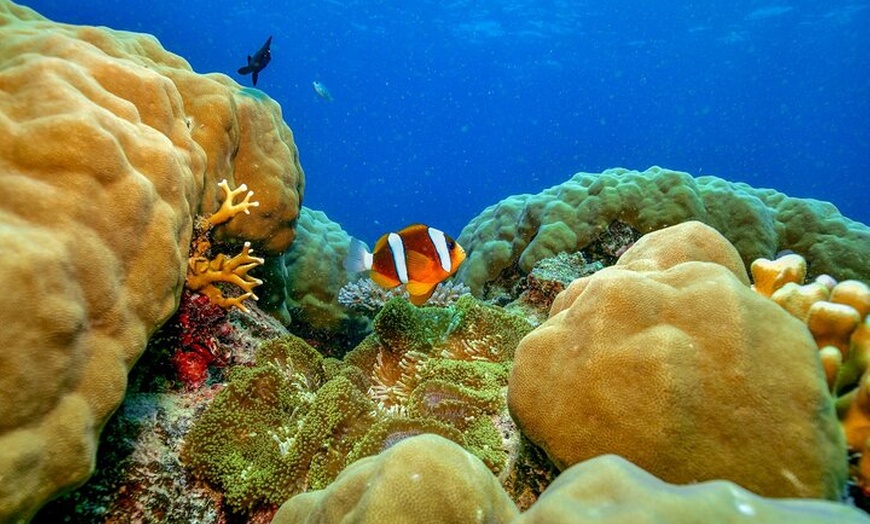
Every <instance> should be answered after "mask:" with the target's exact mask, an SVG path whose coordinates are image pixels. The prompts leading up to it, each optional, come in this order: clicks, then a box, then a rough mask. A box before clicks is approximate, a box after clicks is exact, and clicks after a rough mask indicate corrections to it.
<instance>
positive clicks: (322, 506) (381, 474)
mask: <svg viewBox="0 0 870 524" xmlns="http://www.w3.org/2000/svg"><path fill="white" fill-rule="evenodd" d="M517 514H518V511H517V508H516V506H514V503H513V502H512V501H511V499H510V498H509V497H508V496H507V493H505V492H504V490H502V489H501V486H500V485H499V483H498V480H496V478H495V477H494V476H493V475H492V474H491V473H490V472H489V470H488V469H487V468H486V466H485V465H484V464H483V463H482V462H481V461H480V460H478V459H477V458H476V457H474V456H473V455H471V454H469V453H468V452H467V451H465V450H464V449H462V448H461V447H459V446H457V445H456V444H454V443H453V442H451V441H450V440H447V439H445V438H442V437H439V436H437V435H419V436H416V437H410V438H407V439H405V440H403V441H402V442H399V443H398V444H396V445H394V446H393V447H391V448H390V449H388V450H386V451H384V452H383V453H381V454H380V455H377V456H374V457H368V458H364V459H361V460H359V461H357V462H355V463H354V464H353V465H352V466H350V467H349V468H347V469H346V470H345V471H344V472H342V474H341V475H340V476H339V477H338V479H336V481H335V482H334V483H333V484H332V485H331V486H330V487H329V488H328V489H326V490H321V491H313V492H310V493H304V494H302V495H298V496H296V497H294V498H292V499H290V501H288V502H287V503H285V504H284V505H283V506H282V507H281V509H280V510H278V513H277V514H276V515H275V518H274V520H272V522H273V523H275V524H290V523H302V522H305V523H308V524H326V523H329V522H359V523H372V524H375V523H381V522H390V523H396V524H401V523H409V524H410V523H414V522H430V523H445V524H446V523H448V522H491V523H493V524H495V523H503V522H510V521H511V520H512V519H513V518H514V517H516V515H517Z"/></svg>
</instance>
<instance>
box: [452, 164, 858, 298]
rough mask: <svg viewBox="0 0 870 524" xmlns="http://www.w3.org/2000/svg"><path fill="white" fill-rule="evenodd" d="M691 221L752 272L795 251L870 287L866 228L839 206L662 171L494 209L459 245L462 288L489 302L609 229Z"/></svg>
mask: <svg viewBox="0 0 870 524" xmlns="http://www.w3.org/2000/svg"><path fill="white" fill-rule="evenodd" d="M689 220H698V221H701V222H704V223H705V224H708V225H710V226H712V227H714V228H715V229H716V230H718V231H719V232H720V233H722V234H723V235H724V236H725V237H726V238H727V239H728V240H729V241H731V243H732V244H734V246H735V247H736V248H737V250H738V251H739V252H740V255H741V257H742V258H743V261H744V263H745V264H747V265H748V264H749V263H751V262H752V261H753V260H755V259H756V258H762V257H764V258H773V256H774V255H775V254H776V253H777V252H778V251H780V250H784V249H791V250H793V251H795V252H797V253H800V254H801V255H803V256H804V257H805V258H806V259H807V260H808V262H809V266H810V273H811V274H813V275H817V274H820V273H828V274H831V275H833V276H834V277H835V278H837V279H839V280H847V279H856V280H863V281H867V280H870V269H868V265H867V264H866V263H865V261H866V260H867V258H868V257H870V228H868V227H867V226H865V225H864V224H861V223H859V222H855V221H853V220H849V219H848V218H846V217H844V216H842V215H841V214H840V213H839V212H838V211H837V209H836V208H835V207H834V206H833V205H831V204H829V203H826V202H821V201H818V200H812V199H801V198H790V197H788V196H786V195H784V194H782V193H779V192H777V191H774V190H772V189H756V188H752V187H750V186H748V185H746V184H741V183H735V182H728V181H726V180H722V179H719V178H716V177H712V176H702V177H697V178H694V177H692V176H691V175H689V174H688V173H682V172H679V171H671V170H668V169H662V168H660V167H651V168H649V169H648V170H646V171H644V172H638V171H631V170H628V169H621V168H618V169H609V170H607V171H604V172H603V173H577V174H575V175H574V176H573V177H572V178H571V179H569V180H567V181H566V182H564V183H562V184H560V185H557V186H554V187H551V188H549V189H546V190H544V191H542V192H540V193H538V194H535V195H517V196H512V197H509V198H507V199H505V200H502V201H501V202H499V203H498V204H495V205H493V206H490V207H488V208H487V209H486V210H484V211H483V213H481V214H480V215H478V216H477V217H476V218H474V219H473V220H472V221H471V222H470V223H469V224H468V225H467V226H466V227H465V228H464V229H463V230H462V233H461V234H460V236H459V238H458V239H457V241H458V242H459V243H460V244H461V245H462V246H463V247H465V250H466V252H467V253H468V258H467V260H466V261H465V263H464V264H463V265H462V267H461V268H460V269H459V271H458V272H457V278H458V279H459V280H462V281H463V282H464V283H465V284H466V285H468V286H469V287H470V288H471V290H472V292H473V293H474V294H475V295H477V296H486V295H487V291H488V288H489V287H490V286H491V285H492V283H493V282H495V281H497V280H498V279H499V276H500V275H502V274H504V273H508V274H511V273H514V272H519V273H520V274H528V273H529V271H531V269H532V267H533V266H534V265H535V263H537V262H538V261H540V260H543V259H545V258H548V257H552V256H554V255H555V254H557V253H560V252H566V253H573V252H576V251H580V250H582V249H584V248H585V247H587V246H588V245H589V244H591V243H592V242H594V241H595V240H596V239H597V238H598V237H599V236H600V235H601V234H602V233H604V232H605V231H606V230H607V228H608V226H609V225H610V224H612V223H613V222H616V221H618V222H622V223H624V224H627V225H630V226H632V227H633V228H635V229H637V230H638V231H640V232H642V233H649V232H651V231H655V230H658V229H662V228H664V227H667V226H671V225H674V224H678V223H682V222H686V221H689Z"/></svg>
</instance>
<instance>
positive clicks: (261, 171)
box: [0, 0, 304, 522]
mask: <svg viewBox="0 0 870 524" xmlns="http://www.w3.org/2000/svg"><path fill="white" fill-rule="evenodd" d="M0 92H2V93H3V96H2V97H0V136H2V137H3V139H2V140H0V182H2V185H3V189H4V195H5V196H4V198H3V199H2V201H0V224H2V226H0V251H2V254H3V256H2V257H0V281H2V282H3V283H4V284H5V285H6V286H7V287H8V288H10V289H12V288H14V289H16V292H17V294H18V295H17V298H16V300H14V301H5V302H4V303H3V305H2V306H0V315H2V317H3V322H4V328H3V330H2V334H0V344H2V346H3V351H2V355H0V392H2V395H3V402H2V403H0V421H2V422H0V472H2V473H0V476H2V478H3V481H2V482H0V521H4V522H16V521H22V520H27V519H28V518H29V517H30V516H31V515H33V514H34V512H35V511H36V510H37V509H38V508H39V507H40V506H41V505H42V504H43V503H44V502H45V501H46V500H48V499H49V498H51V497H54V496H56V495H58V494H60V493H62V492H63V491H65V490H68V489H70V488H72V487H73V486H76V485H78V484H81V483H82V482H84V481H85V480H86V479H87V478H88V476H89V475H90V474H91V471H92V470H93V468H94V457H95V453H96V447H97V441H98V437H99V434H100V431H101V429H102V428H103V426H104V424H105V423H106V420H107V418H108V417H109V415H110V414H111V413H112V412H113V411H114V410H115V408H116V407H117V406H118V405H119V403H120V402H121V399H122V397H123V395H124V391H125V387H126V380H127V372H128V371H129V370H130V368H131V366H132V365H133V363H134V362H136V360H137V359H138V358H139V356H140V354H141V353H142V351H143V350H144V348H145V344H146V342H147V340H148V337H149V336H150V335H151V333H153V332H154V330H156V329H157V328H158V327H159V326H160V325H161V324H162V323H163V322H164V321H165V320H166V319H167V318H169V316H170V315H172V313H173V311H174V310H175V309H176V307H177V306H178V300H179V296H180V293H181V290H182V286H183V284H184V279H185V274H186V271H187V257H188V248H189V244H190V240H191V234H192V233H191V232H192V228H193V217H194V216H195V215H196V214H203V215H209V214H211V213H213V212H215V211H216V210H217V209H219V207H220V199H219V195H218V193H217V192H218V191H219V188H218V185H217V182H218V181H219V180H221V179H224V178H225V179H227V180H229V181H230V183H231V185H232V186H234V187H236V186H240V185H241V184H243V183H247V185H248V186H249V187H250V188H251V189H252V190H254V191H255V192H256V193H257V195H258V198H259V201H260V207H259V213H257V214H256V216H254V215H253V214H252V215H240V216H236V217H234V218H233V219H231V220H229V221H228V222H226V223H224V224H221V225H219V226H217V227H216V230H215V233H216V235H218V236H219V237H220V238H222V239H225V240H227V241H228V242H230V241H232V242H234V243H237V244H241V243H242V242H244V241H249V242H251V243H252V245H253V246H255V247H256V248H258V249H259V250H260V251H262V252H264V254H267V253H269V252H272V253H277V252H281V251H283V250H284V249H285V248H286V247H287V246H288V245H289V244H290V242H291V241H292V239H293V236H294V229H293V220H294V219H295V218H296V216H297V214H298V208H299V200H300V197H301V191H302V187H303V183H304V182H303V180H304V178H303V173H302V170H301V168H300V166H299V163H298V159H297V152H296V148H295V145H294V144H293V139H292V134H291V132H290V130H289V128H288V127H287V126H286V124H284V123H283V121H282V120H281V112H280V108H279V107H278V105H277V104H276V103H275V102H274V101H271V100H269V99H268V97H266V96H265V95H263V94H261V93H259V92H256V91H251V90H246V89H243V88H241V87H240V86H239V85H238V84H236V83H235V82H233V81H232V80H231V79H229V78H228V77H226V76H223V75H200V74H197V73H195V72H193V71H192V70H191V68H190V66H189V65H188V64H187V62H185V61H184V60H183V59H182V58H180V57H178V56H176V55H173V54H171V53H169V52H167V51H165V50H164V49H163V48H162V47H161V46H160V44H159V43H158V42H157V40H156V39H155V38H153V37H151V36H148V35H140V34H134V33H127V32H121V31H112V30H109V29H106V28H95V27H85V26H72V25H65V24H57V23H53V22H51V21H49V20H47V19H45V18H43V17H41V16H40V15H38V14H37V13H35V12H33V11H32V10H30V9H28V8H25V7H20V6H17V5H15V4H13V3H11V2H8V1H5V0H0Z"/></svg>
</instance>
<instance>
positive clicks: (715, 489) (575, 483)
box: [272, 435, 868, 524]
mask: <svg viewBox="0 0 870 524" xmlns="http://www.w3.org/2000/svg"><path fill="white" fill-rule="evenodd" d="M494 480H495V479H494V477H492V475H490V474H489V472H488V471H486V468H484V467H483V464H481V463H480V461H478V460H477V459H476V458H475V457H473V456H470V455H468V454H467V453H466V452H465V451H464V450H463V449H462V448H460V447H459V446H457V445H456V444H454V443H453V442H450V441H449V440H445V439H443V438H440V437H437V436H435V435H421V436H415V437H410V438H408V439H406V440H404V441H402V442H401V443H399V444H396V445H395V446H394V447H392V448H390V449H389V450H387V451H385V452H384V453H381V454H380V455H378V456H376V457H369V458H366V459H363V460H360V461H359V462H357V463H355V464H353V465H352V466H351V467H349V468H348V469H347V470H345V471H344V473H342V474H341V475H340V476H339V477H338V479H336V481H335V483H333V484H332V485H330V486H329V488H327V489H325V490H320V491H312V492H309V493H304V494H301V495H297V496H295V497H293V498H292V499H290V500H289V501H287V502H286V503H285V504H284V505H283V506H282V507H281V509H280V510H279V511H278V513H277V514H276V515H275V518H274V519H273V520H272V523H273V524H289V523H294V524H327V523H331V522H359V523H381V522H390V523H408V524H412V523H418V522H426V523H429V524H453V523H456V522H489V523H493V524H496V523H507V522H512V523H514V524H537V523H540V524H552V523H560V524H565V523H581V522H582V523H592V522H595V523H600V524H622V523H629V522H631V523H636V522H644V523H661V524H702V523H707V522H732V523H736V522H789V523H793V524H827V523H832V522H837V523H840V524H861V523H866V522H868V518H867V516H866V515H865V514H863V513H862V512H861V511H858V510H856V509H854V508H849V507H847V506H843V505H840V504H834V503H831V502H826V501H818V500H795V499H790V500H789V499H786V500H781V499H766V498H763V497H759V496H758V495H756V494H754V493H751V492H749V491H747V490H745V489H743V488H741V487H740V486H737V485H735V484H734V483H731V482H726V481H715V482H703V483H698V484H693V485H689V486H675V485H671V484H668V483H666V482H663V481H662V480H660V479H658V478H656V477H654V476H653V475H650V474H649V473H647V472H645V471H644V470H642V469H641V468H639V467H637V466H636V465H634V464H632V463H630V462H628V461H626V460H625V459H623V458H621V457H618V456H615V455H604V456H601V457H597V458H594V459H591V460H588V461H586V462H583V463H581V464H577V465H575V466H572V467H571V468H569V469H568V470H566V471H565V472H563V473H562V474H561V475H560V476H559V478H558V479H556V481H555V482H553V483H552V484H551V485H550V486H549V487H548V488H547V490H546V491H545V492H544V494H543V495H542V496H541V498H540V499H539V500H538V502H537V503H535V504H534V505H533V506H532V507H531V509H529V510H528V511H526V512H524V513H522V514H521V515H518V514H517V510H516V508H515V507H513V505H512V503H511V500H510V499H509V498H508V497H507V496H506V494H505V493H504V492H503V491H502V490H501V488H500V487H499V485H498V484H497V483H496V482H493V481H494Z"/></svg>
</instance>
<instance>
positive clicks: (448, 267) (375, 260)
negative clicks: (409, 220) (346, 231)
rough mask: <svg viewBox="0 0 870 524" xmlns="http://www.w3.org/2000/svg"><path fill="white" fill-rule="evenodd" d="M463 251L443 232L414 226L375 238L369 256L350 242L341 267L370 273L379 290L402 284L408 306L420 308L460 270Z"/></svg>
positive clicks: (362, 247) (353, 271) (361, 248)
mask: <svg viewBox="0 0 870 524" xmlns="http://www.w3.org/2000/svg"><path fill="white" fill-rule="evenodd" d="M463 260H465V250H464V249H462V246H460V245H459V244H458V243H457V242H456V241H455V240H453V239H452V238H450V237H449V236H447V235H445V234H444V232H442V231H439V230H437V229H435V228H432V227H428V226H424V225H423V224H413V225H410V226H408V227H406V228H405V229H403V230H401V231H399V232H398V233H387V234H386V235H384V236H382V237H381V238H379V239H378V241H377V243H376V244H375V249H374V250H373V251H372V252H371V253H369V251H368V248H367V247H366V245H365V244H363V243H362V242H361V241H359V240H357V239H353V240H352V241H351V244H350V249H349V251H348V254H347V258H346V259H345V261H344V268H345V269H346V270H347V271H348V272H350V273H359V272H362V271H369V276H370V277H371V279H372V280H374V281H375V283H376V284H378V285H379V286H381V287H382V288H386V289H391V288H394V287H396V286H399V285H401V284H405V289H407V290H408V294H410V295H411V303H412V304H414V305H415V306H419V305H422V304H424V303H426V301H427V300H429V297H431V296H432V293H433V292H434V291H435V287H436V286H437V285H438V284H440V283H441V282H443V281H444V280H445V279H446V278H447V277H449V276H450V275H452V274H453V273H455V272H456V270H457V269H459V265H460V264H462V261H463Z"/></svg>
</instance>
